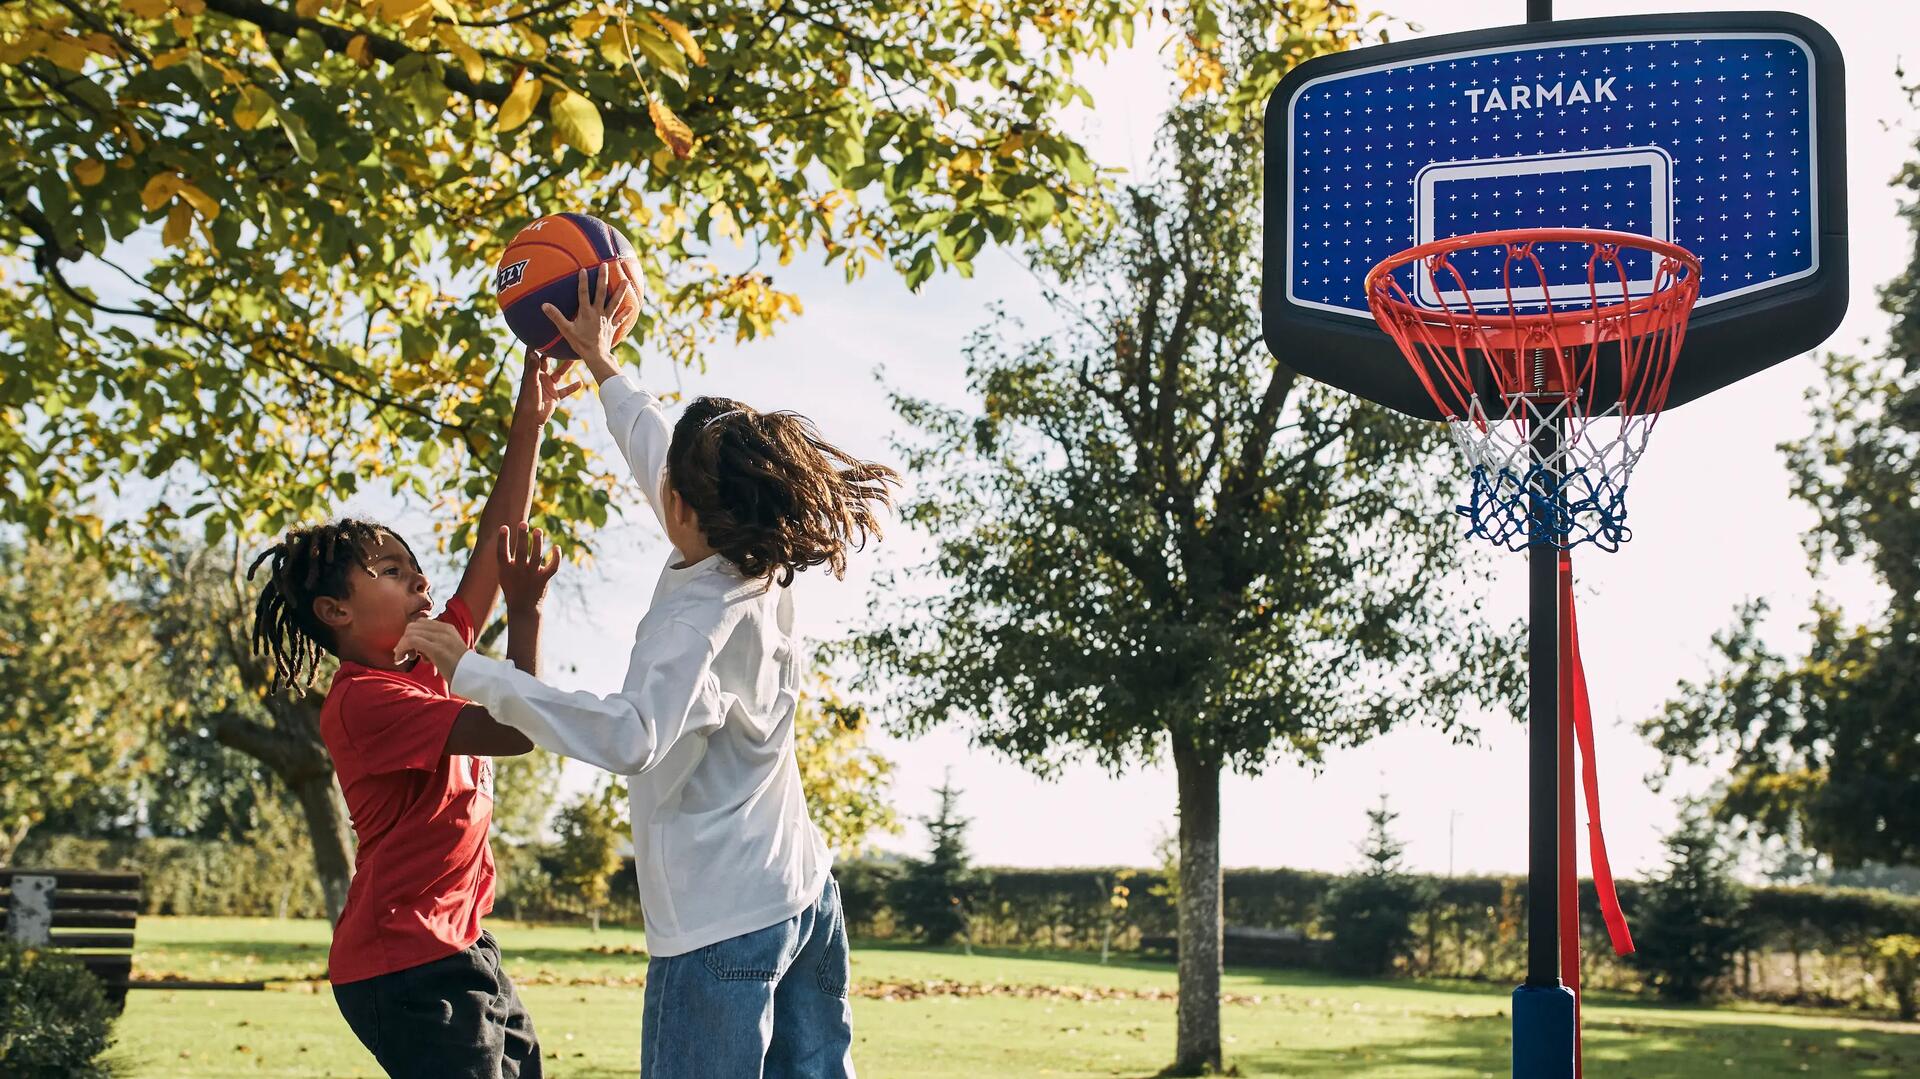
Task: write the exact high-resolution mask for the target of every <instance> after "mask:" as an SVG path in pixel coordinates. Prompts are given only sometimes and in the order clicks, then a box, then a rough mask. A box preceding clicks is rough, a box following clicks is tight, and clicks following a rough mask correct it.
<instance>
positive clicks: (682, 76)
mask: <svg viewBox="0 0 1920 1079" xmlns="http://www.w3.org/2000/svg"><path fill="white" fill-rule="evenodd" d="M647 15H648V17H649V19H650V20H651V22H652V24H653V25H651V26H649V25H647V24H646V23H643V22H637V21H631V20H629V19H627V17H626V16H625V15H623V14H618V13H616V12H615V11H614V10H613V9H612V8H610V7H602V8H601V9H600V10H598V11H593V12H589V13H588V14H585V15H581V16H579V17H578V18H576V19H574V20H573V22H572V23H571V24H569V29H570V30H572V32H573V35H574V36H575V37H577V38H579V39H580V40H581V41H582V43H585V42H586V41H587V40H589V39H591V38H593V37H595V35H598V36H599V50H600V52H601V54H602V55H603V56H605V57H606V58H607V59H609V60H612V61H615V62H625V63H626V64H628V65H629V66H631V67H632V68H633V72H634V76H635V78H636V79H638V80H639V82H640V87H641V91H642V92H643V93H645V94H646V97H647V116H648V118H649V119H651V120H652V121H653V130H654V134H656V135H658V136H659V137H660V141H661V142H662V143H665V144H666V146H667V149H669V150H670V151H672V152H673V156H675V157H678V158H685V157H686V156H687V155H688V154H690V153H692V152H693V129H692V128H691V127H689V126H688V125H687V123H686V121H684V120H682V119H681V118H680V116H679V114H677V113H675V112H674V111H673V108H672V107H671V106H669V105H668V104H667V103H666V102H664V101H662V100H661V99H660V97H659V95H657V94H654V93H652V92H650V91H649V89H648V87H647V84H646V79H645V77H644V76H643V75H642V74H641V72H640V66H639V56H640V55H644V56H645V57H646V59H647V61H648V64H649V66H651V67H652V68H653V69H654V70H656V71H659V72H661V73H663V74H665V75H666V76H667V77H669V78H671V79H673V80H674V81H675V82H677V83H678V84H680V85H681V86H683V87H684V86H686V85H687V82H688V79H687V64H688V63H689V62H692V63H693V64H694V65H696V66H703V65H705V64H706V62H707V54H706V52H705V50H703V49H701V48H700V44H699V42H697V41H695V40H694V37H693V33H692V32H691V31H689V30H688V29H687V28H686V27H685V26H684V25H682V24H681V23H679V22H677V21H675V20H673V19H671V18H668V17H667V16H665V15H661V14H659V13H658V12H648V13H647ZM609 23H611V24H612V25H609ZM469 74H472V71H471V70H469ZM476 78H477V76H476ZM543 82H550V83H552V84H553V87H554V89H553V96H552V97H551V98H549V99H548V103H547V114H548V116H549V117H550V118H551V120H552V121H553V129H554V134H555V136H556V137H557V138H558V139H559V140H560V141H561V142H563V143H565V144H566V145H568V146H571V147H573V148H574V149H576V150H579V151H580V152H581V153H583V154H587V155H588V156H593V155H595V154H598V153H599V152H600V148H601V147H602V146H603V145H604V144H605V141H606V124H605V121H604V120H602V119H601V116H600V109H599V108H598V107H597V106H596V105H594V103H593V99H591V98H589V97H587V96H586V95H585V94H582V93H580V92H578V91H576V90H573V89H570V88H568V87H567V86H565V85H564V84H562V83H561V82H559V81H558V80H556V79H553V78H552V77H550V76H546V77H541V76H535V75H534V74H533V73H532V72H530V71H529V70H528V69H526V68H524V67H523V68H521V69H520V70H519V71H518V72H516V73H515V74H514V78H513V85H512V89H511V90H509V91H508V93H507V97H506V100H504V101H502V102H501V103H500V109H499V112H498V113H497V114H496V115H495V117H494V126H495V128H497V129H498V130H499V131H500V132H502V133H505V132H508V131H512V130H514V129H515V128H518V127H520V126H521V125H522V124H525V123H526V122H527V121H528V120H529V119H530V118H532V116H533V110H534V107H535V106H536V105H538V104H539V103H540V95H541V93H542V90H543V87H542V83H543Z"/></svg>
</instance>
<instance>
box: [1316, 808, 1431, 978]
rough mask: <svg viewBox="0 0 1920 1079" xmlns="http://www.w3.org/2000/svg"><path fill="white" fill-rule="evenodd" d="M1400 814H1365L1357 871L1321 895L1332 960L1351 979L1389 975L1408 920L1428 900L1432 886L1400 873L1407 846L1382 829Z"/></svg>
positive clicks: (1407, 936)
mask: <svg viewBox="0 0 1920 1079" xmlns="http://www.w3.org/2000/svg"><path fill="white" fill-rule="evenodd" d="M1399 816H1400V814H1398V813H1395V812H1392V811H1391V810H1389V809H1388V808H1387V796H1386V795H1385V794H1382V795H1381V796H1380V808H1378V809H1370V810H1368V811H1367V839H1366V842H1365V843H1364V844H1363V845H1362V846H1361V848H1360V856H1361V859H1362V863H1363V864H1362V866H1361V869H1360V872H1358V873H1355V874H1352V875H1350V876H1346V877H1342V878H1340V879H1339V880H1337V881H1335V882H1334V883H1333V886H1332V887H1331V888H1330V889H1328V891H1327V900H1326V915H1325V920H1326V925H1327V928H1329V929H1331V930H1332V931H1333V937H1334V944H1335V946H1336V948H1337V949H1338V951H1337V953H1336V960H1337V961H1338V962H1339V963H1340V965H1341V966H1342V967H1343V968H1345V969H1346V970H1348V971H1349V972H1351V973H1354V974H1362V975H1366V976H1369V977H1374V976H1378V975H1382V974H1387V973H1391V972H1392V970H1393V961H1394V959H1395V957H1397V956H1399V955H1402V954H1404V953H1405V951H1406V949H1407V946H1408V945H1409V944H1411V943H1413V936H1414V934H1413V917H1414V915H1415V914H1418V913H1419V912H1420V911H1422V910H1425V909H1426V908H1427V905H1428V904H1429V903H1430V902H1431V900H1432V898H1433V886H1432V885H1431V884H1430V883H1429V882H1427V881H1425V880H1422V879H1419V878H1417V877H1411V876H1408V875H1407V874H1406V872H1405V871H1404V869H1403V868H1402V855H1403V854H1404V853H1405V852H1406V849H1407V845H1406V844H1405V843H1403V842H1401V841H1400V840H1398V839H1395V838H1394V836H1393V833H1392V832H1390V831H1388V828H1389V827H1390V826H1391V825H1392V824H1393V822H1394V821H1395V820H1396V819H1398V818H1399Z"/></svg>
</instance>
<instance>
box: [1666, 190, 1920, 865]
mask: <svg viewBox="0 0 1920 1079" xmlns="http://www.w3.org/2000/svg"><path fill="white" fill-rule="evenodd" d="M1900 183H1901V184H1902V185H1903V186H1904V187H1905V188H1906V189H1907V190H1908V191H1909V192H1915V193H1920V161H1916V162H1915V163H1913V164H1910V165H1909V166H1908V167H1907V169H1906V170H1905V171H1904V172H1903V173H1902V175H1901V179H1900ZM1902 213H1903V215H1904V216H1905V217H1906V218H1907V220H1908V222H1909V224H1910V225H1911V226H1912V227H1913V228H1914V234H1915V240H1916V243H1915V249H1914V256H1913V261H1912V262H1911V263H1910V264H1909V266H1908V267H1907V269H1906V271H1905V272H1904V273H1902V274H1901V275H1900V276H1898V277H1896V278H1895V279H1894V280H1893V281H1892V282H1890V283H1889V284H1888V285H1886V286H1885V287H1884V288H1883V289H1882V290H1881V293H1880V306H1881V308H1882V309H1883V310H1885V311H1886V312H1887V313H1888V314H1889V315H1891V316H1892V317H1893V323H1892V330H1891V333H1890V337H1889V342H1888V346H1887V350H1886V352H1885V354H1884V355H1883V356H1882V357H1881V358H1880V359H1879V360H1878V361H1866V360H1861V359H1859V358H1856V357H1851V356H1840V355H1834V354H1829V355H1827V356H1825V357H1823V367H1824V368H1825V374H1826V382H1825V385H1823V386H1821V387H1817V388H1816V389H1814V390H1813V391H1811V392H1810V393H1809V395H1808V399H1809V402H1810V404H1811V405H1812V408H1813V421H1814V422H1813V430H1812V432H1811V433H1810V434H1809V435H1808V436H1807V437H1806V438H1804V439H1800V440H1797V441H1794V442H1789V443H1787V444H1785V445H1784V446H1783V447H1782V448H1783V449H1784V450H1785V452H1786V454H1787V461H1788V464H1789V466H1790V468H1791V471H1792V473H1793V477H1794V486H1793V492H1794V495H1795V496H1796V497H1798V498H1800V499H1801V500H1802V501H1804V502H1806V503H1807V504H1809V505H1810V506H1812V507H1813V508H1814V510H1815V511H1816V512H1818V513H1819V515H1820V524H1819V526H1818V527H1817V528H1816V529H1814V530H1813V532H1811V533H1810V534H1809V535H1808V537H1807V548H1808V559H1809V561H1810V562H1811V563H1813V565H1814V566H1815V567H1816V568H1819V567H1822V566H1827V565H1833V564H1839V563H1844V562H1850V561H1859V562H1864V563H1865V564H1866V565H1867V566H1868V567H1869V568H1870V569H1871V570H1872V572H1873V575H1874V576H1875V578H1877V579H1878V581H1879V582H1880V583H1881V584H1882V585H1883V586H1885V593H1884V594H1885V607H1884V608H1883V609H1881V610H1879V611H1877V612H1875V613H1874V614H1873V616H1872V617H1871V618H1869V619H1868V620H1867V621H1865V622H1860V623H1855V622H1853V621H1851V620H1850V619H1849V618H1848V617H1847V616H1846V615H1845V614H1844V613H1843V612H1842V611H1840V610H1839V609H1838V608H1836V607H1835V606H1833V605H1832V604H1831V603H1829V602H1828V601H1826V600H1824V599H1821V600H1817V601H1816V602H1815V603H1814V606H1813V611H1812V613H1811V616H1810V621H1809V623H1808V625H1807V626H1806V627H1805V628H1806V631H1807V634H1808V641H1807V646H1806V652H1805V654H1804V655H1802V656H1798V657H1794V658H1789V657H1787V656H1785V655H1782V654H1781V653H1779V652H1777V651H1775V650H1774V649H1772V648H1769V647H1768V646H1767V645H1766V644H1764V643H1763V642H1762V640H1761V635H1760V621H1761V619H1762V617H1763V616H1764V614H1765V613H1766V610H1767V607H1766V603H1765V602H1764V601H1760V600H1756V601H1750V602H1748V603H1747V604H1745V605H1744V606H1743V607H1742V608H1741V609H1740V611H1739V612H1738V614H1737V615H1736V618H1735V621H1734V625H1733V626H1732V627H1731V628H1730V629H1728V630H1726V631H1724V632H1722V633H1720V634H1718V635H1716V636H1715V637H1714V639H1713V644H1714V649H1715V651H1716V652H1717V653H1718V660H1719V669H1717V670H1716V671H1715V672H1714V673H1713V674H1712V675H1711V676H1709V677H1708V678H1707V679H1705V680H1703V681H1701V682H1698V683H1688V682H1683V683H1681V685H1680V688H1679V692H1678V694H1677V695H1676V697H1675V699H1673V700H1672V701H1669V702H1668V703H1667V706H1666V708H1665V709H1664V711H1663V712H1662V713H1661V714H1660V715H1658V716H1656V717H1654V718H1652V719H1650V720H1648V721H1647V722H1646V723H1644V724H1643V725H1642V727H1641V729H1642V732H1643V733H1645V734H1646V735H1648V736H1649V737H1650V738H1651V739H1652V740H1653V742H1654V745H1655V746H1657V747H1658V748H1659V749H1660V750H1661V752H1662V753H1663V754H1664V755H1665V757H1666V759H1667V762H1668V764H1669V766H1671V764H1672V763H1673V762H1674V761H1677V760H1685V761H1693V762H1702V761H1708V760H1712V761H1715V762H1716V763H1717V764H1719V763H1729V762H1730V765H1731V767H1730V771H1731V773H1732V778H1731V779H1730V780H1729V782H1728V783H1727V785H1726V788H1725V793H1724V795H1723V796H1722V797H1721V798H1719V800H1718V801H1717V802H1716V803H1715V805H1714V807H1713V811H1714V813H1715V815H1716V816H1717V817H1719V818H1720V819H1721V820H1724V821H1738V822H1743V823H1744V824H1747V825H1749V826H1752V827H1754V828H1757V829H1759V830H1760V831H1762V832H1764V833H1766V834H1768V835H1772V836H1784V837H1795V836H1798V837H1803V838H1804V842H1805V843H1806V844H1807V845H1808V846H1810V847H1812V848H1813V849H1814V850H1816V851H1818V852H1819V853H1821V854H1823V855H1826V856H1827V857H1829V858H1830V859H1832V861H1833V863H1834V864H1835V865H1836V866H1837V867H1840V868H1842V869H1846V868H1853V867H1858V866H1861V865H1863V864H1867V863H1880V864H1883V865H1896V866H1897V865H1903V864H1905V865H1916V864H1920V681H1916V679H1915V678H1914V672H1915V671H1920V199H1916V200H1915V201H1910V202H1908V203H1907V204H1906V205H1905V207H1904V208H1903V210H1902Z"/></svg>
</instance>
